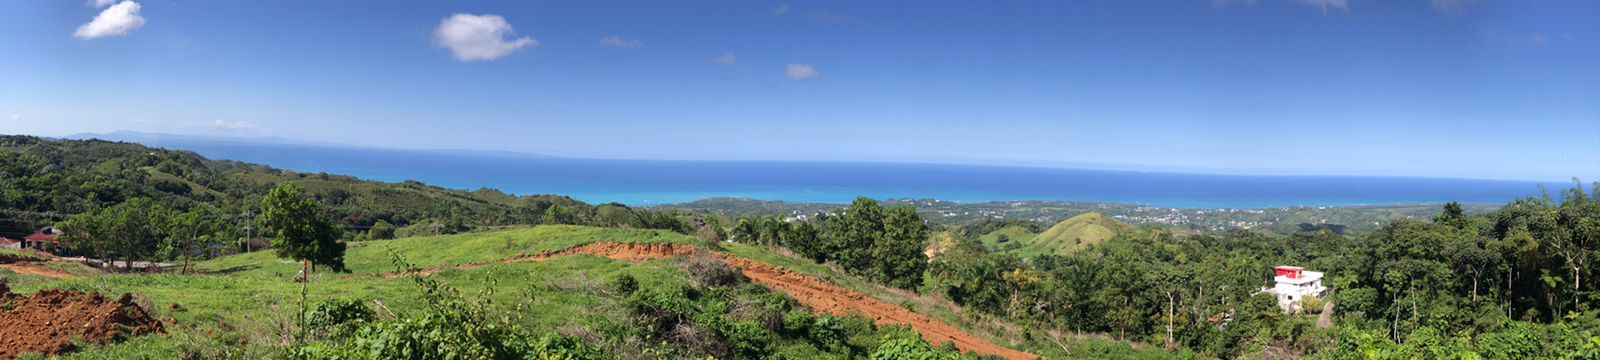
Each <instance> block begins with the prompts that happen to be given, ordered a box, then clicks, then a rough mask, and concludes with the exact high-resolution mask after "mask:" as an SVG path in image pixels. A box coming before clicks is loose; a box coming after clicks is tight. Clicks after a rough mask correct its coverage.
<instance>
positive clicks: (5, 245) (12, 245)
mask: <svg viewBox="0 0 1600 360" xmlns="http://www.w3.org/2000/svg"><path fill="white" fill-rule="evenodd" d="M21 248H22V241H20V240H11V239H8V238H5V237H0V249H21Z"/></svg>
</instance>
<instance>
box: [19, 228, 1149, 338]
mask: <svg viewBox="0 0 1600 360" xmlns="http://www.w3.org/2000/svg"><path fill="white" fill-rule="evenodd" d="M602 241H610V242H619V243H679V244H696V243H698V241H697V240H696V239H694V238H691V237H688V236H683V235H679V234H676V233H671V232H665V231H654V230H628V229H609V228H590V227H578V226H539V227H535V228H523V229H513V230H506V231H498V232H486V233H472V234H460V235H447V236H432V237H417V238H406V239H399V240H388V241H371V242H362V243H355V244H351V245H352V246H351V247H350V249H349V251H348V252H347V253H346V259H347V264H348V266H349V268H350V269H351V271H352V273H348V274H339V273H329V272H324V271H319V272H315V273H313V274H312V276H311V280H312V281H311V283H310V290H309V294H308V296H307V297H308V302H307V303H308V304H309V306H315V305H316V304H318V303H321V302H323V301H327V300H330V299H336V298H356V299H362V300H365V301H366V303H367V304H369V305H371V304H373V302H372V300H378V301H381V302H382V303H383V304H384V305H385V306H386V307H387V308H388V309H389V310H391V311H394V312H396V313H398V314H400V315H402V316H403V315H405V314H408V313H412V312H416V311H420V309H422V308H423V306H424V300H423V299H422V297H421V296H422V295H421V293H420V292H419V291H418V289H417V288H416V286H415V284H414V283H413V282H412V281H411V279H410V278H407V277H396V278H386V277H383V276H377V275H378V274H382V273H387V272H390V271H393V270H394V268H395V266H394V265H393V264H391V263H390V256H389V252H390V251H394V252H396V253H399V254H400V255H401V256H403V257H405V258H406V259H407V260H408V261H409V262H411V263H412V264H413V265H415V266H417V267H430V266H439V265H451V264H465V263H471V262H482V261H490V260H495V259H501V258H508V257H514V256H519V255H522V254H533V253H539V252H542V251H546V250H559V249H564V248H568V247H571V246H577V245H582V244H588V243H594V242H602ZM726 250H727V251H728V252H730V253H733V254H735V255H739V256H743V257H746V258H749V259H751V260H755V261H761V262H766V263H769V264H774V265H778V266H782V267H785V268H788V269H791V270H794V271H798V272H800V273H804V274H808V275H811V276H815V277H817V278H820V279H822V280H824V281H828V282H830V283H833V284H837V285H839V286H841V287H844V288H847V289H851V290H855V291H857V292H861V293H863V294H867V295H868V296H872V297H874V298H877V299H880V300H882V301H885V302H887V303H891V304H899V305H901V306H903V307H907V308H909V309H911V310H913V311H916V312H918V313H922V314H924V315H927V316H929V317H932V318H934V319H938V320H939V321H942V322H945V323H946V324H950V325H951V326H955V327H956V328H959V329H962V330H964V331H967V332H968V333H971V334H974V335H976V336H979V337H981V338H984V339H986V340H989V341H991V342H994V343H996V344H1002V345H1006V346H1011V347H1014V348H1020V349H1024V350H1028V351H1034V352H1037V353H1039V354H1040V355H1045V356H1047V357H1048V358H1066V357H1067V354H1068V353H1066V352H1061V351H1060V350H1059V347H1058V346H1057V345H1055V344H1052V343H1041V342H1040V341H1043V340H1039V339H1041V338H1042V337H1038V336H1035V337H1034V338H1035V340H1032V342H1023V341H1021V340H1020V339H1022V336H1021V332H1022V331H1025V328H1024V327H1021V326H1017V325H1014V324H1010V323H1008V322H1005V321H1001V320H998V319H995V318H993V317H989V316H982V315H976V314H970V313H967V312H964V311H962V310H961V309H960V308H959V307H957V306H955V305H954V304H953V303H950V302H949V301H948V300H945V299H943V298H942V297H939V296H930V295H919V294H917V293H915V292H911V291H905V290H898V289H890V288H887V287H883V286H880V285H876V284H873V283H870V282H867V281H864V280H862V279H860V278H857V277H854V276H850V275H847V274H844V273H842V272H837V271H834V270H833V269H832V268H830V267H828V266H825V265H820V264H815V263H812V262H811V261H809V260H804V259H799V258H794V257H790V256H786V255H782V254H779V253H776V252H774V251H771V250H769V249H765V248H760V247H754V246H748V245H739V244H728V245H726ZM196 267H197V268H199V269H203V270H207V271H210V272H211V274H209V275H176V274H149V275H146V274H102V275H97V276H91V277H84V278H79V279H69V280H49V279H39V278H34V279H28V278H18V279H14V280H13V285H14V288H15V291H17V292H19V293H24V294H26V293H31V292H34V291H38V290H40V289H46V288H54V289H75V290H83V291H96V292H100V293H102V294H105V295H106V296H108V297H115V296H117V295H120V294H122V293H132V294H136V295H137V297H136V298H137V299H139V300H138V301H139V302H140V303H141V304H143V305H145V306H146V308H147V309H150V311H151V313H152V315H154V316H156V317H157V318H160V319H171V320H173V322H172V323H170V325H169V326H168V329H167V330H168V334H167V335H164V336H145V337H140V338H136V339H132V340H130V341H127V342H123V343H118V344H110V345H91V346H88V347H87V348H86V349H85V350H83V351H79V352H74V353H70V354H67V355H66V356H63V357H62V358H63V359H126V358H179V357H182V356H185V355H191V356H192V355H196V354H199V356H200V357H202V358H216V357H224V356H227V355H228V354H230V353H231V354H234V355H239V356H242V357H244V358H263V357H268V356H270V355H272V354H273V353H275V352H276V351H277V350H278V349H281V348H282V347H284V346H287V345H289V344H290V343H291V341H292V340H291V339H292V338H293V331H292V328H293V326H292V325H291V324H293V323H294V322H295V315H296V313H297V311H298V309H299V307H298V301H299V296H300V284H299V283H296V282H293V281H292V280H291V278H292V277H293V276H294V274H295V272H297V271H298V270H299V264H297V263H294V262H291V261H284V260H280V259H276V258H275V257H273V256H272V255H271V254H270V253H269V252H257V253H250V254H242V255H236V256H229V257H224V258H220V259H215V260H211V261H206V262H200V263H197V264H196ZM624 273H626V274H629V275H631V276H633V277H635V278H636V279H638V281H639V285H640V287H641V288H645V287H661V286H688V284H689V283H690V280H689V276H688V274H687V273H685V272H684V271H683V270H681V267H680V265H679V264H678V263H677V260H675V259H663V260H653V261H645V262H640V263H631V262H624V261H613V260H609V259H605V258H601V257H594V256H572V257H562V258H555V259H550V260H547V261H541V262H520V263H489V264H486V265H483V266H479V267H475V268H472V269H462V270H448V271H443V272H439V273H437V274H435V275H433V278H434V279H438V280H440V281H442V282H443V283H445V284H447V285H449V286H451V287H454V288H457V289H459V290H460V291H461V292H462V293H463V294H466V295H467V296H468V297H469V298H473V299H479V300H480V301H487V302H489V303H491V304H492V307H494V308H496V309H500V310H501V311H502V312H505V313H508V314H516V315H517V316H518V317H519V320H518V321H519V323H521V324H523V325H524V326H527V327H529V328H531V329H539V330H540V331H556V330H558V329H572V328H582V329H604V328H608V327H612V328H614V327H615V326H618V324H630V323H629V321H630V318H629V316H630V315H629V313H628V308H627V307H626V306H625V304H623V303H622V299H621V298H619V297H617V296H615V295H614V294H610V293H609V291H610V290H608V288H607V287H606V286H605V284H606V283H607V281H609V280H610V279H613V278H615V277H617V276H619V275H620V274H624ZM0 276H6V277H12V278H16V276H15V275H14V274H7V273H5V272H4V271H0ZM751 301H753V300H751ZM175 303H176V304H179V305H180V306H181V308H182V310H181V311H178V310H173V309H172V308H171V305H172V304H175ZM379 312H380V313H382V312H383V311H382V310H380V311H379ZM241 343H242V344H244V345H240V344H241ZM1019 344H1020V345H1021V346H1018V345H1019ZM807 346H810V345H808V344H805V343H803V342H785V343H784V344H783V345H780V348H778V349H775V350H774V351H779V352H784V353H795V354H805V353H811V351H808V350H806V349H807ZM1067 346H1068V347H1069V349H1073V350H1072V351H1073V353H1074V354H1077V353H1078V351H1080V349H1082V350H1088V349H1100V350H1104V349H1107V348H1111V349H1115V351H1113V352H1110V353H1107V352H1101V351H1089V353H1099V354H1111V353H1118V354H1123V355H1127V354H1136V357H1142V355H1148V353H1149V351H1146V350H1141V349H1133V348H1126V347H1125V346H1124V347H1117V346H1115V344H1107V343H1104V341H1089V340H1074V341H1070V342H1068V343H1067Z"/></svg>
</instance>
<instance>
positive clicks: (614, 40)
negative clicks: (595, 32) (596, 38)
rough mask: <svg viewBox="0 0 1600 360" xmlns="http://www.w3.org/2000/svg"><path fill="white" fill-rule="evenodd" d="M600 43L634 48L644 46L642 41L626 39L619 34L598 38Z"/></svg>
mask: <svg viewBox="0 0 1600 360" xmlns="http://www.w3.org/2000/svg"><path fill="white" fill-rule="evenodd" d="M600 45H602V46H610V47H621V48H636V47H640V46H644V41H640V40H639V39H628V38H624V37H622V36H619V35H611V36H607V37H605V38H601V39H600Z"/></svg>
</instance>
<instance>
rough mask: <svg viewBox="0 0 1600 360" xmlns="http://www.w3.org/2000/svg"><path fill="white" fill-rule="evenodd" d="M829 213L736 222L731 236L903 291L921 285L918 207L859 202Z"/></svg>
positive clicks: (922, 232)
mask: <svg viewBox="0 0 1600 360" xmlns="http://www.w3.org/2000/svg"><path fill="white" fill-rule="evenodd" d="M831 214H837V215H831ZM831 214H822V215H819V216H817V217H816V218H815V219H813V220H810V221H795V222H789V221H784V220H783V219H779V218H778V217H775V216H766V217H761V218H753V219H752V218H744V219H739V220H738V222H737V223H736V224H735V225H734V227H733V230H732V231H731V236H732V239H733V240H734V241H738V242H744V243H751V244H761V245H769V246H785V247H788V248H789V249H792V250H794V251H795V252H798V253H799V254H800V255H801V256H804V257H806V258H809V259H811V260H813V261H816V262H819V263H820V262H829V261H831V262H834V263H836V264H838V265H839V266H840V267H843V268H844V269H845V270H846V271H849V272H850V273H852V274H857V275H860V276H863V277H867V278H870V279H873V280H874V281H877V282H879V283H882V284H885V285H889V286H893V287H898V288H906V289H912V288H916V287H917V286H920V285H922V280H923V276H922V274H923V271H924V270H925V269H927V266H928V265H927V264H928V258H927V256H926V255H924V253H923V249H924V248H926V247H927V246H926V241H927V237H928V235H927V224H926V223H925V222H924V221H923V220H922V216H921V215H918V214H917V210H916V208H912V207H910V206H897V207H893V208H888V209H885V208H883V206H882V205H879V204H878V202H877V201H874V200H872V199H868V198H865V197H862V198H857V199H856V200H855V202H853V203H851V204H850V206H849V207H847V208H843V209H838V210H837V211H834V212H833V213H831Z"/></svg>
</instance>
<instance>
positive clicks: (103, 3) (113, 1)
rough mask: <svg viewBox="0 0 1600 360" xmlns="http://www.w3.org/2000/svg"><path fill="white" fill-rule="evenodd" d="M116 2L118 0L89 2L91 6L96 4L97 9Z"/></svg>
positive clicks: (94, 0)
mask: <svg viewBox="0 0 1600 360" xmlns="http://www.w3.org/2000/svg"><path fill="white" fill-rule="evenodd" d="M115 3H117V0H93V1H90V2H89V5H90V6H94V7H95V8H96V9H98V8H103V7H107V6H111V4H115Z"/></svg>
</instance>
